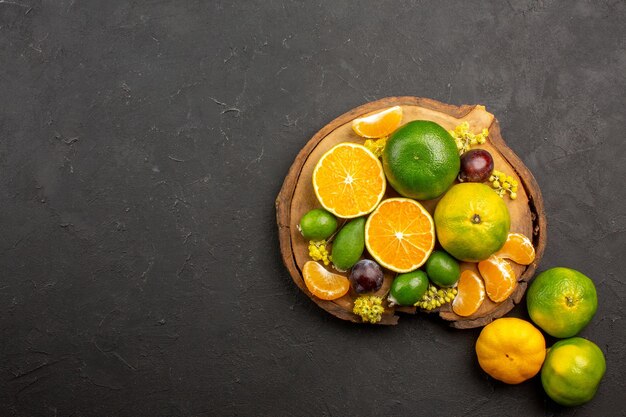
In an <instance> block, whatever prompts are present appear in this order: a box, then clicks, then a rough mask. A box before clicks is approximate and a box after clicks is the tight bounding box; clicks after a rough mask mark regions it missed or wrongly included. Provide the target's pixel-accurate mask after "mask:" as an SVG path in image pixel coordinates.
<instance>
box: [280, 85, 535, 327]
mask: <svg viewBox="0 0 626 417" xmlns="http://www.w3.org/2000/svg"><path fill="white" fill-rule="evenodd" d="M391 106H402V109H403V119H402V123H403V124H404V123H407V122H409V121H412V120H431V121H434V122H436V123H438V124H440V125H441V126H443V127H444V128H445V129H447V130H450V129H454V128H455V127H456V126H458V125H459V124H461V123H463V122H465V121H467V122H469V125H470V129H471V130H472V131H473V132H474V133H479V132H480V131H481V130H482V129H483V128H488V129H489V139H488V140H487V142H486V143H485V144H483V145H480V146H475V147H474V148H483V149H486V150H488V151H489V152H490V153H491V155H492V156H493V159H494V164H495V169H497V170H498V171H503V172H505V173H507V174H508V175H511V176H513V177H514V178H516V179H517V180H518V182H519V184H520V187H519V189H518V193H517V194H518V197H517V199H516V200H511V199H510V198H508V197H506V196H505V197H504V201H505V202H506V204H507V206H508V208H509V211H510V214H511V232H517V233H522V234H524V235H526V236H528V237H529V238H531V239H532V242H533V245H534V246H535V251H536V257H535V261H534V262H533V263H532V264H530V265H528V266H523V265H518V264H516V263H514V262H512V261H511V264H512V266H513V269H514V271H515V273H516V275H517V277H518V281H519V285H518V286H517V288H516V290H515V291H514V292H513V294H512V295H511V296H510V297H509V298H508V299H507V300H505V301H503V302H501V303H494V302H492V301H491V300H489V299H486V300H485V302H484V303H483V305H482V306H481V307H480V309H479V310H478V311H477V312H476V313H475V314H473V315H472V316H469V317H461V316H458V315H456V314H455V313H454V312H452V310H451V308H450V305H449V304H448V305H445V306H443V307H442V308H440V309H437V310H433V311H432V312H433V313H438V314H439V316H440V317H441V318H442V319H444V320H447V321H449V322H450V324H451V325H452V326H453V327H456V328H473V327H480V326H484V325H486V324H487V323H489V322H491V321H492V320H494V319H496V318H498V317H501V316H503V315H504V314H506V313H507V312H509V311H510V310H511V309H512V308H513V307H514V306H515V304H517V303H519V302H520V300H521V299H522V296H523V295H524V292H525V291H526V287H527V282H528V280H529V279H530V278H532V276H533V274H534V272H535V270H536V268H537V265H538V264H539V262H540V261H541V258H542V256H543V252H544V249H545V245H546V218H545V214H544V208H543V199H542V197H541V192H540V190H539V186H538V185H537V182H536V181H535V178H534V177H533V175H532V174H531V173H530V171H529V170H528V168H526V166H525V165H524V164H523V163H522V161H521V160H520V158H519V157H518V156H517V155H516V154H515V153H514V152H513V151H512V150H511V149H510V148H509V147H508V146H506V143H505V142H504V139H502V135H501V134H500V126H499V124H498V121H497V120H496V119H495V117H494V116H493V115H492V114H491V113H489V112H487V111H486V109H485V107H484V106H480V105H474V106H471V105H464V106H460V107H459V106H453V105H449V104H444V103H440V102H438V101H435V100H430V99H426V98H419V97H388V98H384V99H381V100H377V101H374V102H371V103H367V104H364V105H362V106H359V107H357V108H355V109H352V110H350V111H349V112H347V113H345V114H343V115H341V116H339V117H338V118H336V119H335V120H333V121H332V122H330V123H329V124H327V125H326V126H324V127H323V128H322V129H321V130H320V131H319V132H317V133H316V134H315V135H314V136H313V138H311V140H309V141H308V142H307V144H306V145H305V146H304V147H303V148H302V150H301V151H300V153H298V156H297V157H296V159H295V160H294V162H293V164H292V165H291V168H290V169H289V172H288V174H287V177H286V178H285V181H284V183H283V186H282V188H281V190H280V193H279V194H278V197H277V199H276V218H277V223H278V231H279V239H280V249H281V254H282V258H283V262H284V263H285V266H286V267H287V269H288V270H289V273H290V275H291V277H292V279H293V281H294V282H295V284H296V285H297V286H298V287H299V288H300V289H301V290H302V291H303V292H304V293H305V294H307V295H308V296H309V297H310V298H311V299H312V300H313V301H314V302H315V303H317V305H319V306H320V307H321V308H323V309H324V310H326V311H328V312H329V313H331V314H333V315H334V316H336V317H339V318H340V319H343V320H350V321H353V322H355V323H360V322H361V318H360V317H359V316H357V315H355V314H353V313H352V307H353V301H354V299H356V294H355V293H353V292H352V291H350V292H349V293H348V294H346V295H345V296H343V297H341V298H339V299H337V300H333V301H325V300H320V299H318V298H316V297H314V296H313V295H311V293H310V292H309V291H308V290H307V288H306V286H305V284H304V280H303V278H302V267H303V265H304V263H305V262H306V261H307V260H309V257H308V250H307V247H308V242H307V241H306V240H305V239H304V238H303V237H302V236H301V235H300V233H299V231H298V229H297V225H298V223H299V221H300V218H301V217H302V215H304V214H305V213H306V212H308V211H309V210H311V209H314V208H319V207H321V206H320V204H319V202H318V201H317V199H316V197H315V193H314V192H313V185H312V181H311V175H312V173H313V169H314V167H315V164H316V163H317V161H318V160H319V158H320V157H321V156H322V155H323V154H324V152H326V151H327V150H329V149H330V148H332V147H333V146H334V145H336V144H338V143H340V142H355V143H361V144H362V143H363V142H364V139H363V138H361V137H359V136H358V135H356V134H355V133H354V132H353V131H352V127H351V122H352V120H354V119H355V118H357V117H360V116H363V115H365V114H367V113H371V112H374V111H377V110H382V109H385V108H388V107H391ZM387 190H388V191H387V194H386V195H385V198H388V197H394V196H397V194H396V193H395V191H394V190H393V188H392V187H387ZM437 201H438V199H436V200H429V201H422V202H421V203H422V204H423V205H424V207H426V209H427V210H429V211H430V212H431V214H432V213H433V211H434V209H435V206H436V205H437ZM461 269H473V270H477V269H476V264H475V263H467V262H462V263H461ZM335 272H336V271H335ZM345 275H347V274H345ZM395 275H396V274H395V273H393V272H391V271H385V280H384V284H383V286H382V288H381V289H380V290H379V291H378V292H377V293H376V294H377V295H380V296H386V294H387V293H388V291H389V288H390V286H391V282H392V281H393V279H394V277H395ZM398 312H403V313H415V312H416V308H415V307H395V308H390V307H386V310H385V313H384V314H383V319H382V320H381V322H380V324H397V323H398V318H399V316H398V314H397V313H398Z"/></svg>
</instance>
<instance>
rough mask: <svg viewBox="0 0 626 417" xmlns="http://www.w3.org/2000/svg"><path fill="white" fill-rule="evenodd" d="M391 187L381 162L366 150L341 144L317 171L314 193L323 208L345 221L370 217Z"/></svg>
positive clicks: (362, 147) (319, 165) (317, 167)
mask: <svg viewBox="0 0 626 417" xmlns="http://www.w3.org/2000/svg"><path fill="white" fill-rule="evenodd" d="M386 187H387V181H386V180H385V173H384V172H383V166H382V164H381V163H380V160H379V159H378V158H377V157H376V156H375V155H374V154H373V153H372V152H371V151H369V150H368V149H367V148H366V147H365V146H362V145H357V144H356V143H340V144H339V145H336V146H334V147H333V148H332V149H330V150H329V151H328V152H326V153H325V154H324V155H323V156H322V157H321V158H320V160H319V161H318V162H317V165H316V166H315V170H314V171H313V189H314V190H315V195H316V196H317V199H318V200H319V202H320V204H321V205H322V206H323V207H324V208H325V209H326V210H328V211H330V212H331V213H333V214H334V215H336V216H337V217H343V218H348V219H349V218H354V217H359V216H363V215H365V214H368V213H370V212H371V211H372V210H374V209H375V208H376V206H377V205H378V203H379V202H380V200H382V198H383V195H384V194H385V189H386Z"/></svg>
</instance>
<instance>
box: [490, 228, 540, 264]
mask: <svg viewBox="0 0 626 417" xmlns="http://www.w3.org/2000/svg"><path fill="white" fill-rule="evenodd" d="M495 255H496V256H498V257H500V258H505V259H510V260H512V261H513V262H516V263H518V264H520V265H530V264H531V263H532V262H533V261H534V260H535V247H534V246H533V243H532V242H531V241H530V239H528V238H527V237H526V236H524V235H523V234H521V233H509V236H508V237H507V238H506V242H504V246H502V248H501V249H500V250H499V251H498V252H496V254H495Z"/></svg>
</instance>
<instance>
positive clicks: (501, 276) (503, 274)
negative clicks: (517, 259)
mask: <svg viewBox="0 0 626 417" xmlns="http://www.w3.org/2000/svg"><path fill="white" fill-rule="evenodd" d="M478 270H479V271H480V275H481V276H482V277H483V280H484V281H485V291H486V292H487V296H488V297H489V298H490V299H491V300H492V301H494V302H496V303H499V302H501V301H504V300H506V299H507V298H508V297H509V296H510V295H511V294H512V293H513V290H514V289H515V287H516V286H517V279H516V277H515V272H513V268H512V267H511V264H510V263H508V262H507V261H506V260H505V259H502V258H499V257H497V256H495V255H491V256H490V257H489V258H487V259H486V260H484V261H480V262H479V263H478Z"/></svg>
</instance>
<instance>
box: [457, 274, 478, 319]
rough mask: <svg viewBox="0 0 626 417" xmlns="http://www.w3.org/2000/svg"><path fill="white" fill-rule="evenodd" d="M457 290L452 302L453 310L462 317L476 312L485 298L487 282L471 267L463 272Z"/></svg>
mask: <svg viewBox="0 0 626 417" xmlns="http://www.w3.org/2000/svg"><path fill="white" fill-rule="evenodd" d="M457 291H458V293H457V295H456V297H455V298H454V301H453V302H452V311H454V312H455V313H456V314H458V315H459V316H462V317H467V316H471V315H472V314H474V313H475V312H476V311H478V309H479V308H480V306H481V305H482V304H483V301H484V300H485V284H484V283H483V280H482V278H481V277H479V276H478V274H477V273H476V272H474V271H472V270H469V269H466V270H465V271H463V272H461V278H459V282H458V284H457Z"/></svg>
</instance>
